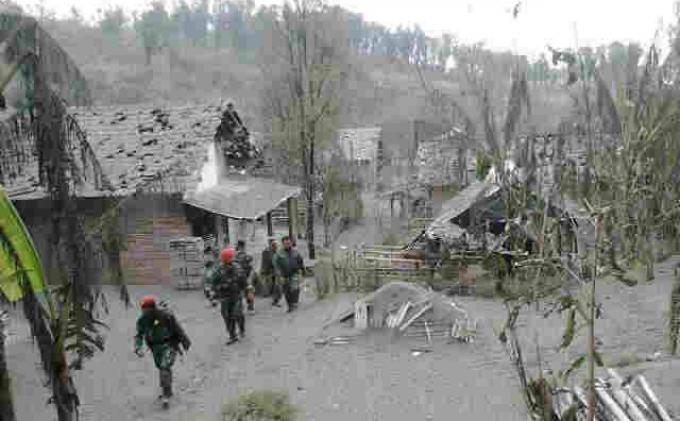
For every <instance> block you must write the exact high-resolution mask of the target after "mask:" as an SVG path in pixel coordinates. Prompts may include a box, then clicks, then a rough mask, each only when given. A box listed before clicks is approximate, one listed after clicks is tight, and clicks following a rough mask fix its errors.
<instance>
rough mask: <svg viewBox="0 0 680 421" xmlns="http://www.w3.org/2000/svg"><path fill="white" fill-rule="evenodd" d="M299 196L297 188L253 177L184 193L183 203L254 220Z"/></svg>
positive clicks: (224, 181) (299, 190) (225, 181)
mask: <svg viewBox="0 0 680 421" xmlns="http://www.w3.org/2000/svg"><path fill="white" fill-rule="evenodd" d="M301 193H302V189H301V188H300V187H295V186H288V185H285V184H278V183H274V182H272V181H271V180H267V179H263V178H254V177H245V176H241V177H233V178H230V179H222V180H220V181H219V183H218V184H217V185H216V186H214V187H211V188H208V189H206V190H203V191H200V192H198V191H188V192H187V193H186V194H185V195H184V202H185V203H187V204H189V205H191V206H194V207H197V208H200V209H203V210H206V211H208V212H212V213H215V214H218V215H223V216H227V217H230V218H234V219H246V220H254V219H258V218H261V217H262V216H264V215H266V214H267V212H269V211H271V210H273V209H275V208H277V207H278V206H279V205H280V204H282V203H283V202H284V201H286V200H287V199H288V198H291V197H295V196H298V195H300V194H301Z"/></svg>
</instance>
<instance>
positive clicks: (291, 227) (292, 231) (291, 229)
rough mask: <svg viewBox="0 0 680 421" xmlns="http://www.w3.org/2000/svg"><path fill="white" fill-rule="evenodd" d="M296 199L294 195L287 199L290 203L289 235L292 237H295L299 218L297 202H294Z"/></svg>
mask: <svg viewBox="0 0 680 421" xmlns="http://www.w3.org/2000/svg"><path fill="white" fill-rule="evenodd" d="M293 201H294V199H293V198H292V197H289V198H288V200H287V201H286V202H287V203H286V204H287V205H288V209H287V210H288V236H289V237H290V238H291V240H292V239H293V238H295V228H294V227H295V220H296V219H297V215H295V204H294V203H293Z"/></svg>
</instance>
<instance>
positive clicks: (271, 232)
mask: <svg viewBox="0 0 680 421" xmlns="http://www.w3.org/2000/svg"><path fill="white" fill-rule="evenodd" d="M273 235H274V225H272V213H271V212H267V236H269V237H271V236H273Z"/></svg>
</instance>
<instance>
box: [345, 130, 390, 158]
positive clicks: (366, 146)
mask: <svg viewBox="0 0 680 421" xmlns="http://www.w3.org/2000/svg"><path fill="white" fill-rule="evenodd" d="M381 133H382V129H381V128H380V127H364V128H356V129H341V130H338V133H337V136H338V143H339V145H340V147H341V149H342V152H343V155H344V156H345V158H346V159H347V160H350V161H373V159H374V158H375V156H376V153H377V151H378V141H379V140H380V137H381Z"/></svg>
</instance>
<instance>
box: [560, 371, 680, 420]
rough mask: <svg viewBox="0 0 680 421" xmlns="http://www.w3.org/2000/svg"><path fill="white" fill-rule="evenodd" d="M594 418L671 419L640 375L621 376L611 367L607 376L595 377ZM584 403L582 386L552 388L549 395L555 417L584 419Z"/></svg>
mask: <svg viewBox="0 0 680 421" xmlns="http://www.w3.org/2000/svg"><path fill="white" fill-rule="evenodd" d="M595 394H596V400H597V410H596V415H595V419H596V420H598V421H617V420H626V421H627V420H630V421H672V420H673V419H674V418H671V416H670V415H669V413H668V412H667V411H666V409H664V407H663V406H662V405H661V402H659V399H658V398H657V396H656V395H655V394H654V392H653V391H652V388H651V387H650V386H649V383H647V380H645V378H644V377H643V376H642V375H637V376H635V377H632V378H627V379H623V378H622V377H621V376H619V375H618V374H617V373H616V372H615V371H614V370H611V369H609V370H608V377H607V378H606V379H605V378H597V379H596V385H595ZM587 407H588V398H587V393H586V392H585V390H584V389H583V388H580V387H574V388H573V389H566V388H561V389H556V390H555V391H554V392H553V396H552V408H553V411H554V414H553V415H554V416H553V417H552V419H555V420H574V419H576V420H581V419H583V420H585V419H586V413H587V409H586V408H587Z"/></svg>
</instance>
